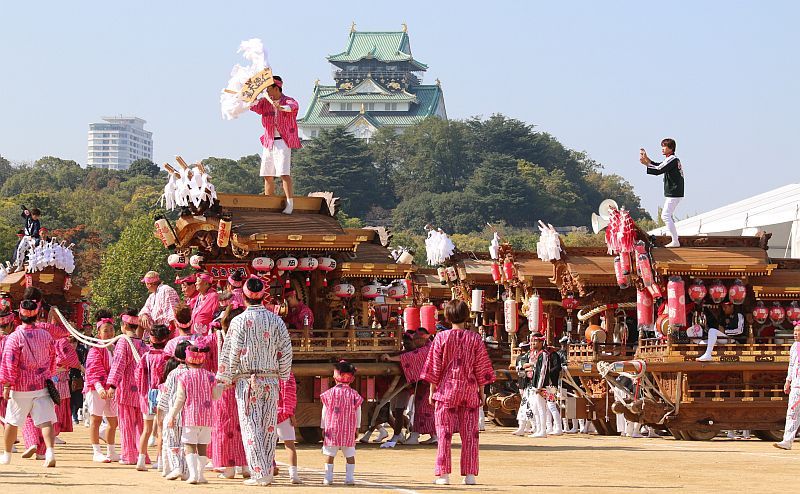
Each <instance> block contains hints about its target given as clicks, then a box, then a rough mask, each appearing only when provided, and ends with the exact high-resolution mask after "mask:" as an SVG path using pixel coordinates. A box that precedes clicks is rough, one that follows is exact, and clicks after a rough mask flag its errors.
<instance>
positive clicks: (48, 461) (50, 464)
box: [42, 456, 56, 468]
mask: <svg viewBox="0 0 800 494" xmlns="http://www.w3.org/2000/svg"><path fill="white" fill-rule="evenodd" d="M42 466H44V467H45V468H55V466H56V457H55V456H52V457H50V458H45V459H44V464H43V465H42Z"/></svg>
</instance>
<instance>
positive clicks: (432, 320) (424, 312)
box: [419, 304, 438, 334]
mask: <svg viewBox="0 0 800 494" xmlns="http://www.w3.org/2000/svg"><path fill="white" fill-rule="evenodd" d="M437 312H438V311H437V310H436V306H435V305H433V304H425V305H423V306H422V307H421V308H420V311H419V313H420V324H421V325H422V327H423V328H425V329H427V330H428V332H429V333H430V334H434V333H435V332H436V315H437Z"/></svg>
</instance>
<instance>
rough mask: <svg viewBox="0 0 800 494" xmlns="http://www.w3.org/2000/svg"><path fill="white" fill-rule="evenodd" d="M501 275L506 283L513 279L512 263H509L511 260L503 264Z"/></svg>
mask: <svg viewBox="0 0 800 494" xmlns="http://www.w3.org/2000/svg"><path fill="white" fill-rule="evenodd" d="M503 274H504V275H505V277H506V281H511V280H513V279H514V263H513V262H511V259H508V260H506V262H504V263H503Z"/></svg>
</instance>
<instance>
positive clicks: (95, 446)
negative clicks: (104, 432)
mask: <svg viewBox="0 0 800 494" xmlns="http://www.w3.org/2000/svg"><path fill="white" fill-rule="evenodd" d="M92 453H94V454H96V455H102V454H103V450H102V449H100V445H99V444H92Z"/></svg>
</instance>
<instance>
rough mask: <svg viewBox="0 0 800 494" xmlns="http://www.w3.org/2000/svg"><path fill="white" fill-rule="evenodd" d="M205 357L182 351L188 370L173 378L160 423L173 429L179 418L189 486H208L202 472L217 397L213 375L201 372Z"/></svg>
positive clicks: (201, 351) (204, 352)
mask: <svg viewBox="0 0 800 494" xmlns="http://www.w3.org/2000/svg"><path fill="white" fill-rule="evenodd" d="M207 354H208V349H207V348H204V347H196V346H190V347H189V348H187V349H186V365H187V366H188V367H189V368H188V369H187V370H186V371H185V372H183V373H182V374H180V375H179V376H178V378H177V384H178V387H177V390H176V393H175V403H174V404H173V405H172V407H171V408H170V410H169V413H168V414H167V417H166V419H165V420H164V424H165V425H166V426H167V427H174V426H175V425H176V423H175V417H176V416H177V415H178V414H180V415H181V426H182V427H183V430H182V433H181V442H182V443H183V445H184V448H185V458H186V466H187V468H188V470H189V478H188V479H187V482H188V483H190V484H206V483H208V481H207V480H206V479H205V476H204V475H203V470H204V469H205V466H206V463H208V456H206V455H207V454H208V443H209V442H211V427H212V425H213V412H212V410H213V408H212V401H213V400H214V399H216V398H218V396H215V393H214V374H212V373H211V372H209V371H207V370H205V369H204V368H203V363H204V361H205V359H206V355H207Z"/></svg>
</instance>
